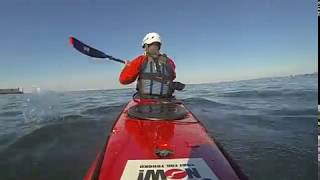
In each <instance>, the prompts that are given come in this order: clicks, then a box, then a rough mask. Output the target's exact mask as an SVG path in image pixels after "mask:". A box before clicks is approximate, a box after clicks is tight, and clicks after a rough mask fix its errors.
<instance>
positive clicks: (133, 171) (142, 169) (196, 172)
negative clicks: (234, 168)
mask: <svg viewBox="0 0 320 180" xmlns="http://www.w3.org/2000/svg"><path fill="white" fill-rule="evenodd" d="M132 179H137V180H178V179H179V180H187V179H192V180H219V179H218V178H217V176H216V175H215V174H214V173H213V172H212V170H211V169H210V168H209V167H208V165H207V163H206V162H205V161H204V160H203V159H202V158H190V159H188V158H184V159H155V160H128V161H127V164H126V167H125V169H124V171H123V173H122V176H121V180H132Z"/></svg>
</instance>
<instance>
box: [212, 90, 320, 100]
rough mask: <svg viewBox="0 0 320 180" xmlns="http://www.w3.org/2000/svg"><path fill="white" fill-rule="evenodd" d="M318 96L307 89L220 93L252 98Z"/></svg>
mask: <svg viewBox="0 0 320 180" xmlns="http://www.w3.org/2000/svg"><path fill="white" fill-rule="evenodd" d="M310 94H311V95H314V96H316V94H317V92H316V91H306V90H296V91H295V90H281V91H278V90H247V91H234V92H226V93H222V94H218V96H220V97H240V98H243V97H250V98H270V97H275V96H276V97H292V96H294V97H297V96H310Z"/></svg>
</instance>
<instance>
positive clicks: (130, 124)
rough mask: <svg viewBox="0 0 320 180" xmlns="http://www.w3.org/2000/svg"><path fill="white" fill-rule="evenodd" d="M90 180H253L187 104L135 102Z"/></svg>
mask: <svg viewBox="0 0 320 180" xmlns="http://www.w3.org/2000/svg"><path fill="white" fill-rule="evenodd" d="M84 179H85V180H117V179H121V180H129V179H130V180H132V179H138V180H158V179H159V180H160V179H161V180H164V179H165V180H170V179H202V180H209V179H210V180H218V179H220V180H236V179H247V177H246V176H245V175H244V174H243V173H242V171H241V170H240V168H239V167H238V166H237V165H236V164H235V163H234V162H233V161H232V159H231V158H230V157H229V156H228V155H227V153H225V151H223V149H222V147H221V146H220V145H219V144H218V143H217V141H215V140H214V139H212V138H210V137H209V135H208V133H207V131H206V129H205V128H204V126H203V125H202V124H201V123H200V121H199V120H198V119H197V118H196V117H195V116H194V115H193V114H192V113H191V112H190V111H188V110H187V109H186V108H185V106H184V105H183V104H182V103H166V104H164V103H156V102H142V101H135V100H132V101H130V102H129V103H128V104H127V105H126V107H125V108H124V109H123V111H122V113H120V115H119V117H118V119H117V120H116V121H115V124H114V126H113V128H112V131H111V133H110V135H109V136H108V139H107V141H106V144H105V147H104V149H103V151H102V152H101V153H100V154H99V155H98V156H97V158H96V160H95V161H94V162H93V164H92V165H91V167H90V168H89V170H88V172H87V174H86V176H85V178H84Z"/></svg>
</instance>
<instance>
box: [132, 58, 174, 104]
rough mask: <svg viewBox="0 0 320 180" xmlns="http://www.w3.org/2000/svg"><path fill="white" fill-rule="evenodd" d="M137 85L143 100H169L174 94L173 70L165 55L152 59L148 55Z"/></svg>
mask: <svg viewBox="0 0 320 180" xmlns="http://www.w3.org/2000/svg"><path fill="white" fill-rule="evenodd" d="M146 58H147V59H146V60H145V61H144V63H143V64H142V66H141V69H140V74H139V78H138V83H137V90H138V94H139V96H140V97H141V98H169V97H171V96H172V94H173V89H172V81H173V75H174V74H173V73H174V72H173V68H172V66H171V65H170V64H169V63H168V61H169V60H168V57H167V56H166V55H165V54H162V55H159V56H156V57H152V56H151V55H148V54H147V55H146Z"/></svg>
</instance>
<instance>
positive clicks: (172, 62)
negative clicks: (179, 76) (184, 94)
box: [169, 58, 176, 80]
mask: <svg viewBox="0 0 320 180" xmlns="http://www.w3.org/2000/svg"><path fill="white" fill-rule="evenodd" d="M169 64H170V65H171V66H172V69H173V80H174V79H176V65H175V64H174V61H173V60H172V59H170V58H169Z"/></svg>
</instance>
